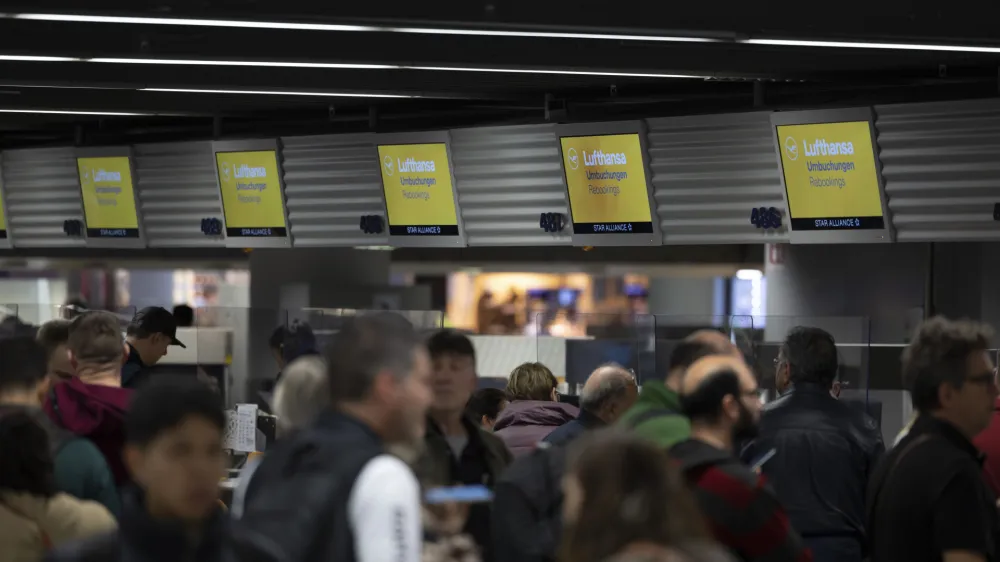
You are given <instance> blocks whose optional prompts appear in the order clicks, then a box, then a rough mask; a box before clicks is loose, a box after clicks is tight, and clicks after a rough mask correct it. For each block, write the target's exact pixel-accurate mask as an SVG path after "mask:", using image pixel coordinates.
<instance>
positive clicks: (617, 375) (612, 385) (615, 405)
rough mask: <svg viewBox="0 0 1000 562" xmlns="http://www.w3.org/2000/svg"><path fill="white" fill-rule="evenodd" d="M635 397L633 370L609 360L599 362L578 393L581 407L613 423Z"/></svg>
mask: <svg viewBox="0 0 1000 562" xmlns="http://www.w3.org/2000/svg"><path fill="white" fill-rule="evenodd" d="M637 398H639V385H638V384H637V383H636V381H635V376H634V375H633V374H632V372H631V371H629V370H628V369H626V368H625V367H622V366H621V365H618V364H617V363H610V364H607V365H601V366H600V367H598V368H597V369H596V370H595V371H594V372H593V373H591V374H590V377H588V378H587V382H586V383H584V385H583V392H581V393H580V408H581V409H583V410H584V411H587V412H590V413H591V414H594V415H595V416H597V417H599V418H601V419H602V420H604V421H605V422H607V423H614V422H616V421H617V420H618V418H620V417H621V416H622V414H624V413H625V412H627V411H628V409H629V408H631V407H632V404H635V401H636V399H637Z"/></svg>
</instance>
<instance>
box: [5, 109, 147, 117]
mask: <svg viewBox="0 0 1000 562" xmlns="http://www.w3.org/2000/svg"><path fill="white" fill-rule="evenodd" d="M0 113H31V114H44V115H103V116H107V117H143V116H153V115H157V114H156V113H126V112H121V111H70V110H66V109H59V110H56V109H0Z"/></svg>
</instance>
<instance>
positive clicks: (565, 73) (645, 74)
mask: <svg viewBox="0 0 1000 562" xmlns="http://www.w3.org/2000/svg"><path fill="white" fill-rule="evenodd" d="M400 69H402V70H436V71H442V72H495V73H502V74H552V75H559V76H618V77H625V78H698V79H705V78H709V76H694V75H690V74H657V73H650V72H602V71H599V70H558V69H544V68H543V69H531V68H473V67H459V66H401V67H400Z"/></svg>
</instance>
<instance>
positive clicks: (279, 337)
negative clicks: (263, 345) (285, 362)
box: [267, 326, 287, 351]
mask: <svg viewBox="0 0 1000 562" xmlns="http://www.w3.org/2000/svg"><path fill="white" fill-rule="evenodd" d="M285 332H287V329H286V328H285V327H284V326H278V327H277V328H275V329H274V331H273V332H271V337H269V338H267V347H270V348H271V349H277V350H278V351H281V346H282V345H284V344H285Z"/></svg>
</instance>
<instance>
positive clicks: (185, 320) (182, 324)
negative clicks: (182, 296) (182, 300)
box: [173, 304, 194, 328]
mask: <svg viewBox="0 0 1000 562" xmlns="http://www.w3.org/2000/svg"><path fill="white" fill-rule="evenodd" d="M173 315H174V320H175V321H176V322H177V327H178V328H190V327H192V326H194V309H193V308H191V307H190V306H188V305H186V304H178V305H176V306H174V312H173Z"/></svg>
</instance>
